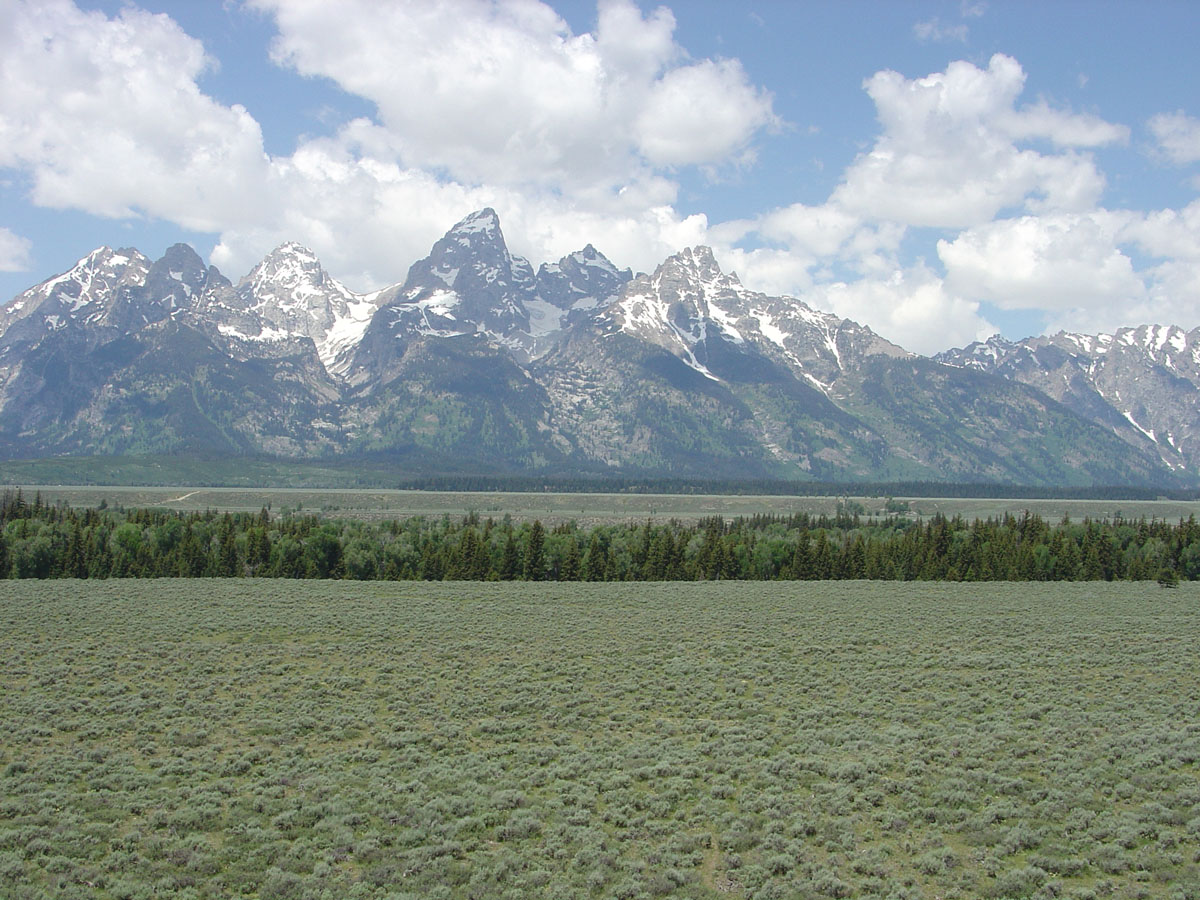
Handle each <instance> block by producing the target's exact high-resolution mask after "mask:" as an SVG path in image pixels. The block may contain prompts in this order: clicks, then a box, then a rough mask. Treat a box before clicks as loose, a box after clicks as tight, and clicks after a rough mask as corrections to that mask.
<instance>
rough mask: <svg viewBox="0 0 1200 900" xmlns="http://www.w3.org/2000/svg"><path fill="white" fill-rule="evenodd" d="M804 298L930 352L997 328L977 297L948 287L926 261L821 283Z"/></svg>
mask: <svg viewBox="0 0 1200 900" xmlns="http://www.w3.org/2000/svg"><path fill="white" fill-rule="evenodd" d="M803 299H804V300H805V301H806V302H808V303H811V304H812V305H815V306H818V307H821V308H823V309H828V310H832V311H833V312H835V313H837V314H838V315H839V316H843V317H845V318H848V319H853V320H854V321H856V322H863V323H866V324H868V325H870V327H871V329H872V330H873V331H875V332H877V333H878V334H880V335H882V336H883V337H885V338H887V339H888V340H890V341H893V342H895V343H898V344H900V345H901V346H902V347H904V348H905V349H908V350H912V351H915V352H917V353H923V354H927V355H929V354H933V353H936V352H938V351H939V350H945V349H946V348H947V347H952V346H964V345H966V344H969V343H971V342H972V341H977V340H986V339H987V337H988V336H989V335H992V334H995V333H996V328H995V327H994V326H993V325H992V324H991V323H990V322H988V321H987V319H986V318H984V317H983V315H981V313H980V311H979V304H978V303H977V302H973V301H968V300H964V299H962V298H961V297H958V296H955V295H954V294H953V293H951V292H949V291H947V290H946V286H945V285H944V284H943V283H942V280H941V279H940V278H939V277H938V276H937V274H936V273H934V272H933V271H931V270H930V269H929V268H927V267H926V266H923V265H918V266H914V267H911V268H908V269H897V270H896V271H894V272H892V273H890V275H889V276H888V277H886V278H863V279H861V280H859V281H854V282H833V283H831V284H824V285H819V286H817V287H814V288H813V289H812V290H811V291H809V292H807V293H805V295H804V297H803Z"/></svg>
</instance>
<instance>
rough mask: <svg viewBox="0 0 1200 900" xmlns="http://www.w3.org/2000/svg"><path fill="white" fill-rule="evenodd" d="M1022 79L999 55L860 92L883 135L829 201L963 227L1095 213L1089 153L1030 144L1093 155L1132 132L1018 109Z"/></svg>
mask: <svg viewBox="0 0 1200 900" xmlns="http://www.w3.org/2000/svg"><path fill="white" fill-rule="evenodd" d="M1024 84H1025V73H1024V72H1023V71H1022V69H1021V66H1020V65H1019V64H1018V63H1017V61H1016V60H1014V59H1012V58H1010V57H1007V56H1004V55H1002V54H996V55H995V56H993V57H992V59H991V61H990V62H989V64H988V67H987V69H986V70H985V69H979V68H978V67H976V66H974V65H972V64H971V63H968V62H962V61H959V62H953V63H951V64H950V65H949V66H947V67H946V71H945V72H937V73H934V74H932V75H928V76H926V77H924V78H919V79H907V78H905V77H904V76H902V75H900V74H898V73H896V72H891V71H885V72H879V73H877V74H876V75H874V76H873V77H872V78H870V79H868V80H867V82H866V83H865V88H866V91H867V93H868V94H869V95H870V97H871V99H872V100H874V101H875V105H876V108H877V110H878V115H879V120H880V123H881V125H882V127H883V132H882V134H881V135H880V136H879V138H878V139H877V140H876V142H875V145H874V147H873V148H872V149H871V150H870V151H868V152H867V153H864V154H862V155H861V156H860V157H859V158H858V159H856V160H855V161H854V163H852V164H851V166H850V167H849V169H848V170H847V172H846V175H845V177H844V179H843V182H842V184H841V185H840V186H839V187H838V188H837V190H836V191H835V192H834V194H833V197H832V198H831V200H832V202H834V203H836V204H837V205H838V206H840V207H841V208H843V209H845V210H848V211H850V212H852V213H854V214H855V215H858V216H861V217H864V218H869V219H884V220H891V221H894V222H901V223H905V224H908V225H919V226H933V227H943V228H954V227H959V228H961V227H967V226H971V225H978V224H982V223H985V222H988V221H991V220H992V219H994V218H995V217H996V216H997V215H999V214H1000V213H1001V212H1002V211H1004V210H1008V209H1013V208H1019V207H1022V206H1024V207H1026V208H1028V209H1034V208H1036V209H1038V210H1043V211H1063V210H1066V211H1081V210H1085V209H1088V208H1091V207H1092V206H1094V205H1095V203H1096V201H1097V199H1098V198H1099V196H1100V194H1101V192H1102V191H1103V189H1104V185H1105V181H1104V177H1103V175H1101V174H1100V172H1099V171H1098V170H1097V168H1096V166H1095V162H1094V160H1093V159H1092V157H1091V156H1090V155H1089V154H1086V153H1080V152H1077V151H1075V150H1067V151H1064V152H1060V153H1042V152H1038V151H1036V150H1033V149H1030V148H1027V147H1022V146H1020V143H1021V142H1023V141H1028V140H1032V139H1046V140H1050V141H1051V142H1053V143H1056V144H1059V145H1061V146H1067V147H1074V146H1097V145H1101V144H1106V143H1111V142H1114V141H1120V140H1123V139H1124V138H1125V137H1126V136H1127V134H1128V132H1127V130H1126V129H1124V128H1122V127H1121V126H1114V125H1110V124H1108V123H1105V122H1103V121H1101V120H1099V119H1097V118H1096V117H1094V116H1080V115H1074V114H1071V113H1064V112H1059V111H1054V110H1051V109H1049V108H1048V107H1047V106H1046V105H1045V104H1043V103H1039V104H1036V105H1034V106H1030V107H1024V108H1018V107H1017V106H1016V101H1017V98H1018V97H1019V95H1020V93H1021V91H1022V89H1023V88H1024Z"/></svg>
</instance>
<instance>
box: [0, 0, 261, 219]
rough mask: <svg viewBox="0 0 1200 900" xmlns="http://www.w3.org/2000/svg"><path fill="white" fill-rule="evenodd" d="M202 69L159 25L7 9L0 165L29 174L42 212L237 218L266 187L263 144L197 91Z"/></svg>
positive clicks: (153, 19)
mask: <svg viewBox="0 0 1200 900" xmlns="http://www.w3.org/2000/svg"><path fill="white" fill-rule="evenodd" d="M208 64H209V60H208V59H207V58H206V57H205V55H204V50H203V48H202V46H201V45H200V43H199V42H198V41H196V40H194V39H193V38H191V37H189V36H188V35H186V34H185V33H184V32H183V31H182V30H181V29H180V28H179V26H178V25H176V24H175V22H174V21H172V20H171V19H170V18H168V17H167V16H164V15H150V14H149V13H146V12H143V11H141V10H138V9H136V8H133V7H127V8H125V9H123V10H122V11H121V12H120V13H119V14H118V15H117V17H116V18H114V19H108V18H107V17H105V16H104V15H103V14H102V13H98V12H81V11H80V10H79V9H77V8H76V7H75V6H74V5H72V4H71V3H68V2H66V0H47V2H37V3H33V2H28V3H26V2H18V3H15V4H13V3H10V4H6V5H5V6H4V8H3V10H0V166H5V167H11V168H21V169H24V170H26V171H27V172H28V173H29V175H30V177H31V180H32V187H33V200H34V202H36V203H38V204H39V205H42V206H49V207H55V208H75V209H82V210H85V211H87V212H90V213H95V214H97V215H102V216H110V217H126V216H131V215H136V214H139V213H140V214H147V215H151V216H159V217H162V218H166V219H170V220H172V221H175V222H178V223H179V224H181V225H183V226H184V227H187V228H194V229H198V230H205V231H215V230H218V229H220V228H221V227H223V225H224V224H226V223H227V222H229V221H231V220H237V219H240V218H243V217H245V216H246V215H247V214H248V213H249V212H250V211H251V210H252V209H253V207H254V204H255V203H256V202H258V200H259V198H260V194H261V188H262V185H263V183H264V181H265V175H266V163H267V161H266V157H265V156H264V154H263V151H262V135H261V132H260V129H259V127H258V123H257V122H255V121H254V119H253V118H252V117H251V116H250V115H249V114H248V113H247V112H246V110H244V109H243V108H241V107H240V106H234V107H225V106H221V105H220V104H218V103H216V102H214V101H213V100H212V99H211V98H209V97H207V96H205V95H204V94H203V93H201V91H200V90H199V88H198V87H197V85H196V78H197V77H198V76H199V75H200V74H201V73H202V72H203V71H204V70H205V67H206V66H207V65H208Z"/></svg>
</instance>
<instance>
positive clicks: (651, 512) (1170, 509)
mask: <svg viewBox="0 0 1200 900" xmlns="http://www.w3.org/2000/svg"><path fill="white" fill-rule="evenodd" d="M21 491H22V493H23V494H24V495H25V496H26V497H28V498H30V499H32V498H33V497H34V495H35V494H37V493H41V495H42V498H43V500H45V501H47V502H49V503H57V502H59V501H63V502H65V503H69V504H70V505H71V506H74V507H86V506H99V505H100V504H101V503H105V504H107V505H109V506H117V505H120V506H124V507H129V508H133V507H158V508H163V509H172V510H180V511H189V510H206V509H212V510H217V511H220V512H258V510H260V509H262V508H263V507H264V506H265V507H269V508H270V509H271V510H273V511H276V512H278V511H282V510H293V511H295V510H299V511H301V512H304V513H308V514H320V515H327V516H333V517H337V518H357V519H391V518H405V517H408V516H442V515H449V516H454V517H461V516H465V515H468V514H470V513H472V512H475V513H478V514H479V515H480V516H481V517H483V518H487V517H488V516H491V517H493V518H495V519H497V520H499V519H501V518H503V517H504V516H505V515H509V516H511V517H512V519H513V520H514V521H517V522H526V521H532V520H534V519H538V520H540V521H541V522H542V523H543V524H545V525H548V526H549V525H554V524H558V523H561V522H569V521H575V522H577V523H578V524H579V525H581V526H585V527H586V526H589V525H596V524H607V523H612V522H630V521H638V522H645V521H652V522H656V523H661V522H667V521H670V520H671V519H675V520H678V521H681V522H693V521H696V520H698V519H703V518H706V517H709V516H716V515H720V516H725V517H726V518H735V517H737V516H753V515H755V514H759V513H762V514H777V515H790V514H792V513H809V514H811V515H830V516H832V515H834V514H836V513H837V511H838V509H839V506H840V505H843V504H844V505H846V506H848V507H849V508H851V509H853V510H856V511H861V512H862V513H864V514H874V515H887V514H888V509H887V503H888V500H889V498H886V497H844V498H840V497H794V496H786V495H745V496H742V495H731V494H633V493H631V494H604V493H596V494H588V493H550V492H546V493H541V492H520V491H512V492H509V491H493V492H486V491H418V490H369V489H355V490H333V489H330V490H318V489H310V488H261V489H251V488H211V487H187V486H182V487H124V486H103V485H45V484H39V485H32V484H31V485H22V486H21ZM892 506H893V509H894V510H907V514H908V515H911V516H913V517H917V518H928V517H931V516H933V515H935V514H936V513H941V514H942V515H945V516H947V517H948V518H953V517H954V516H956V515H960V516H962V517H963V518H964V519H966V520H968V521H970V520H973V519H986V518H988V517H998V516H1002V515H1003V514H1004V513H1006V512H1010V513H1013V514H1014V515H1019V514H1020V513H1022V512H1024V511H1025V510H1028V511H1029V512H1031V513H1035V514H1036V515H1039V516H1041V517H1042V518H1043V519H1045V520H1046V521H1048V522H1051V523H1056V522H1058V521H1060V520H1061V519H1062V517H1063V516H1064V515H1070V517H1071V518H1072V519H1076V520H1078V519H1082V518H1084V517H1085V516H1090V517H1092V518H1093V519H1104V518H1112V517H1114V516H1117V515H1120V516H1123V517H1124V518H1126V519H1137V518H1142V517H1145V518H1147V519H1152V518H1157V519H1160V520H1166V521H1178V520H1179V519H1186V518H1187V517H1188V516H1189V515H1194V514H1195V515H1200V501H1185V500H1039V499H1003V498H1001V499H979V498H929V497H920V498H899V497H898V498H895V499H894V500H893V504H892Z"/></svg>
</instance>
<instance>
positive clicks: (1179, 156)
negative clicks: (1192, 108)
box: [1148, 110, 1200, 166]
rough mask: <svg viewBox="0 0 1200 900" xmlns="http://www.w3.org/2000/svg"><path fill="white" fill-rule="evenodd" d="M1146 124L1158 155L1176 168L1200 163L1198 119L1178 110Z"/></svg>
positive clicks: (1199, 120)
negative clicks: (1155, 142) (1152, 136)
mask: <svg viewBox="0 0 1200 900" xmlns="http://www.w3.org/2000/svg"><path fill="white" fill-rule="evenodd" d="M1148 124H1149V128H1150V133H1151V134H1153V135H1154V139H1155V140H1156V141H1157V142H1158V151H1159V153H1161V154H1162V155H1163V156H1164V157H1165V158H1166V159H1168V160H1170V161H1171V162H1173V163H1175V165H1177V166H1185V165H1188V164H1189V163H1194V162H1200V119H1194V118H1192V117H1191V116H1189V115H1187V114H1186V113H1184V112H1183V110H1178V111H1177V112H1173V113H1159V114H1158V115H1157V116H1154V117H1153V118H1151V119H1150V122H1149V123H1148Z"/></svg>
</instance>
